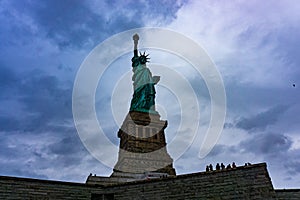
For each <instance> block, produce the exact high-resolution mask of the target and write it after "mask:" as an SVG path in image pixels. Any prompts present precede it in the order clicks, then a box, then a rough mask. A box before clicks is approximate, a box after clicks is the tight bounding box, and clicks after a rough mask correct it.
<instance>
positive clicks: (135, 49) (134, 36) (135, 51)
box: [132, 34, 140, 57]
mask: <svg viewBox="0 0 300 200" xmlns="http://www.w3.org/2000/svg"><path fill="white" fill-rule="evenodd" d="M132 38H133V41H134V47H133V53H134V57H138V56H139V55H138V50H137V45H138V41H139V39H140V38H139V35H138V34H134V35H133V37H132Z"/></svg>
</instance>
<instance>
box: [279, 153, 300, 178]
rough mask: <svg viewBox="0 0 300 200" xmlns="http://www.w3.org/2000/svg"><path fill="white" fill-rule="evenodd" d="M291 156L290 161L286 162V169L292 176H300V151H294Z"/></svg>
mask: <svg viewBox="0 0 300 200" xmlns="http://www.w3.org/2000/svg"><path fill="white" fill-rule="evenodd" d="M290 154H291V156H289V159H288V160H287V159H286V161H285V162H284V164H283V165H284V168H285V169H286V171H287V172H288V173H289V174H290V175H296V174H300V161H299V155H300V151H299V149H298V150H292V151H291V152H290Z"/></svg>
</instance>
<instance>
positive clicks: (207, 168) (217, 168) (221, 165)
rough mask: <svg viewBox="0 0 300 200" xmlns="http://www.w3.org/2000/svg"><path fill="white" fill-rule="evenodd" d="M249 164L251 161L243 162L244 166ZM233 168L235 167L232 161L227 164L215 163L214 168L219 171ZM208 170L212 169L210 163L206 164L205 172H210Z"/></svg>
mask: <svg viewBox="0 0 300 200" xmlns="http://www.w3.org/2000/svg"><path fill="white" fill-rule="evenodd" d="M250 165H251V163H249V162H248V163H245V166H250ZM235 168H236V164H235V162H233V163H232V164H228V165H227V166H225V165H224V164H223V163H221V164H219V163H217V164H216V167H215V170H217V171H219V170H226V169H235ZM210 171H214V168H213V165H212V164H209V165H206V172H210Z"/></svg>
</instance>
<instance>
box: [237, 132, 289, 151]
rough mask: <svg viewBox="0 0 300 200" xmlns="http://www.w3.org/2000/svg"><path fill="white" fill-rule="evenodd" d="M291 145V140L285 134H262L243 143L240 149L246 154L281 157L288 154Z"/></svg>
mask: <svg viewBox="0 0 300 200" xmlns="http://www.w3.org/2000/svg"><path fill="white" fill-rule="evenodd" d="M291 145H292V141H291V139H290V138H288V137H287V136H285V135H283V134H276V133H261V134H260V135H255V136H253V137H252V138H251V139H248V140H246V141H242V142H241V143H240V145H239V147H240V148H241V149H243V150H244V151H246V152H251V153H254V154H258V155H261V154H263V155H265V154H271V155H279V154H281V153H283V152H287V151H288V150H289V149H290V147H291Z"/></svg>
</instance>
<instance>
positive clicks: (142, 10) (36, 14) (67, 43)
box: [12, 0, 181, 48]
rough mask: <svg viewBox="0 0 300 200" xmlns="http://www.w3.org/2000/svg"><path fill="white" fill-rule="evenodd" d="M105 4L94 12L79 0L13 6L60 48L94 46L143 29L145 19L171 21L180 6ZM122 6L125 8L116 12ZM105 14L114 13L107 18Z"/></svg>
mask: <svg viewBox="0 0 300 200" xmlns="http://www.w3.org/2000/svg"><path fill="white" fill-rule="evenodd" d="M103 5H105V6H104V7H102V8H100V9H99V10H98V11H95V10H93V9H92V8H91V6H92V5H89V4H88V2H86V1H80V0H66V1H59V0H53V1H34V2H32V1H22V2H13V3H12V7H14V9H16V11H18V12H20V13H23V14H26V15H27V16H29V17H30V18H31V19H32V23H33V25H34V26H37V28H38V32H39V34H41V35H43V34H44V35H45V36H46V37H48V38H50V39H52V40H53V41H55V43H56V44H58V46H59V47H61V48H64V47H80V48H83V47H84V46H86V45H92V46H93V45H95V44H97V43H99V42H101V41H102V40H103V39H105V38H107V37H108V36H109V35H111V34H115V33H118V32H121V31H125V30H128V29H132V28H138V27H142V26H143V24H144V23H145V22H144V20H143V18H144V17H145V16H150V17H152V18H156V17H161V18H162V19H163V20H162V21H169V20H170V18H171V19H172V18H174V17H175V16H174V13H175V12H176V11H177V10H178V9H179V8H180V6H181V5H178V4H176V3H174V2H170V1H165V2H157V1H150V2H140V1H129V2H128V3H121V2H114V1H107V2H106V3H105V4H103ZM120 5H121V6H122V7H121V8H119V9H117V8H118V7H120ZM162 5H163V6H162ZM166 7H168V9H166ZM106 11H110V12H112V13H111V14H110V15H109V16H105V15H104V14H105V13H106ZM96 12H97V13H96ZM25 31H26V30H25ZM24 35H27V34H24Z"/></svg>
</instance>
